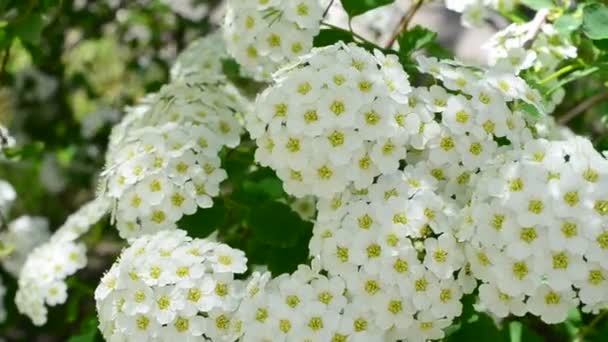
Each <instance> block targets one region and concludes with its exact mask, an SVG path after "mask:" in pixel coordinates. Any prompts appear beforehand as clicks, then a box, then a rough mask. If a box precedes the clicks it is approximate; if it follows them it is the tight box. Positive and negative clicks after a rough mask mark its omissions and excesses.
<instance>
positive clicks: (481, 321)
mask: <svg viewBox="0 0 608 342" xmlns="http://www.w3.org/2000/svg"><path fill="white" fill-rule="evenodd" d="M445 340H446V341H448V342H455V341H493V342H507V340H506V338H505V337H504V335H503V334H501V332H500V330H498V327H497V326H496V324H494V321H493V320H492V319H491V318H490V316H488V315H486V314H483V313H477V314H475V315H474V316H473V317H471V319H469V320H468V321H464V322H462V327H461V328H460V329H459V330H458V331H456V332H454V333H453V334H451V335H450V336H448V337H447V338H446V339H445Z"/></svg>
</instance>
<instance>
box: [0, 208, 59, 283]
mask: <svg viewBox="0 0 608 342" xmlns="http://www.w3.org/2000/svg"><path fill="white" fill-rule="evenodd" d="M50 236H51V233H50V231H49V223H48V221H47V219H46V218H43V217H34V216H21V217H19V218H17V219H15V220H13V221H12V222H10V223H9V224H8V226H7V229H6V230H5V231H2V232H0V244H1V245H2V248H5V249H7V252H8V253H9V254H8V255H6V256H2V258H1V260H2V267H3V268H4V269H5V270H6V271H7V272H8V273H10V274H11V275H13V276H15V277H18V276H19V272H20V271H21V267H22V266H23V264H24V263H25V260H26V258H27V256H28V254H29V253H30V252H31V251H32V250H33V249H34V248H36V247H37V246H38V245H40V244H42V243H43V242H46V241H47V240H48V239H49V237H50Z"/></svg>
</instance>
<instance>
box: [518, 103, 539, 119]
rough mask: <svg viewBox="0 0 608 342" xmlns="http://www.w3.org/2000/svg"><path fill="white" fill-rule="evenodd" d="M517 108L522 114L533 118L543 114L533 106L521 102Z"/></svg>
mask: <svg viewBox="0 0 608 342" xmlns="http://www.w3.org/2000/svg"><path fill="white" fill-rule="evenodd" d="M519 108H520V109H521V110H523V111H524V112H526V113H528V114H529V115H530V116H531V117H533V118H540V117H541V116H543V114H542V113H541V112H540V111H539V110H538V109H537V108H536V107H535V106H533V105H531V104H529V103H525V102H522V103H520V105H519Z"/></svg>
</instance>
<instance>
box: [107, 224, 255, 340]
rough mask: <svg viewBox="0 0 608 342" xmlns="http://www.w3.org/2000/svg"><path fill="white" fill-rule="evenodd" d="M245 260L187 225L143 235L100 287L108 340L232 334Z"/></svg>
mask: <svg viewBox="0 0 608 342" xmlns="http://www.w3.org/2000/svg"><path fill="white" fill-rule="evenodd" d="M227 256H230V258H231V260H230V261H231V262H230V263H226V259H225V258H226V257H227ZM245 263H246V259H245V257H244V255H243V253H242V252H238V251H233V250H231V249H230V248H229V247H228V246H226V245H222V244H217V243H211V242H209V241H207V240H198V239H194V240H193V239H191V238H189V237H188V236H186V232H185V231H182V230H173V231H161V232H158V233H156V234H154V235H143V236H141V237H140V238H138V239H136V240H134V241H133V243H132V245H131V246H130V247H129V248H127V249H125V250H124V251H123V253H122V255H121V256H120V257H119V259H118V261H117V262H116V263H115V264H114V265H113V266H112V268H111V269H110V270H109V271H108V272H107V273H106V275H104V277H103V278H102V281H101V283H100V285H99V286H98V287H97V289H96V291H95V299H96V302H97V312H98V314H99V319H100V328H101V331H102V334H103V335H104V337H105V338H106V339H108V340H114V339H125V338H131V337H132V336H135V337H139V338H141V339H142V340H146V339H151V338H155V337H161V338H165V337H168V336H173V337H183V338H184V339H185V340H194V339H195V337H200V336H201V335H203V334H204V335H205V336H207V337H210V338H213V336H217V337H219V336H220V335H221V336H228V335H229V334H230V316H231V311H232V310H234V309H235V308H236V305H234V303H235V302H238V301H240V299H241V298H242V296H243V293H242V292H241V291H240V290H239V289H240V286H237V285H236V284H235V282H236V281H235V280H234V279H233V278H234V273H233V272H232V270H236V271H237V272H239V273H240V272H244V271H245V268H244V267H243V266H239V265H245ZM230 265H231V266H230ZM214 270H215V271H214ZM218 271H219V272H221V273H216V272H218ZM204 314H207V315H208V317H207V318H205V317H203V315H204Z"/></svg>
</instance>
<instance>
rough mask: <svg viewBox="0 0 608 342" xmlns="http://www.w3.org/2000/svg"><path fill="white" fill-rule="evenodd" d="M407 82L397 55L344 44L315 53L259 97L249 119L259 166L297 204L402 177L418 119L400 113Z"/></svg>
mask: <svg viewBox="0 0 608 342" xmlns="http://www.w3.org/2000/svg"><path fill="white" fill-rule="evenodd" d="M407 78H408V75H407V74H406V73H405V72H404V71H403V68H402V67H401V65H400V64H399V62H398V60H397V57H396V56H384V55H382V54H381V53H379V52H376V54H375V55H372V54H370V53H369V52H367V51H366V50H364V49H362V48H360V47H357V46H355V45H344V44H343V43H338V44H336V45H333V46H330V47H326V48H321V49H315V50H313V52H312V53H311V54H310V55H306V56H304V57H302V58H300V60H299V63H298V64H296V65H294V66H292V67H290V68H288V69H285V70H282V71H280V72H278V73H277V74H276V75H275V84H274V85H273V86H272V87H269V88H268V89H266V90H265V91H264V92H263V93H262V94H261V95H260V96H259V97H258V99H257V101H256V109H255V113H253V114H252V115H251V116H250V117H248V120H247V121H248V122H247V126H248V127H247V128H248V130H249V133H250V135H251V136H252V137H253V138H254V139H256V142H257V145H258V149H257V150H256V155H255V156H256V161H258V162H259V163H260V164H262V165H264V166H270V167H272V168H273V169H275V170H276V171H277V174H278V176H279V178H281V180H283V182H284V188H285V190H286V191H287V192H288V193H290V194H292V195H295V196H299V197H301V196H304V195H316V196H320V197H330V196H331V195H333V194H335V193H338V192H341V191H343V190H344V189H345V188H346V187H347V186H348V185H349V184H353V183H354V184H355V186H357V187H366V186H368V185H370V184H371V183H372V181H373V179H374V177H376V176H378V175H380V174H383V173H390V172H392V171H395V170H397V168H398V167H399V161H400V160H402V159H404V158H405V155H406V150H405V143H406V142H408V139H410V136H412V135H416V134H417V133H418V131H419V126H420V122H421V120H422V119H421V118H420V117H419V115H418V114H417V113H410V112H406V111H403V110H402V104H404V103H406V101H407V97H406V96H407V94H408V93H409V92H410V90H411V88H410V85H409V83H408V80H407Z"/></svg>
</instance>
